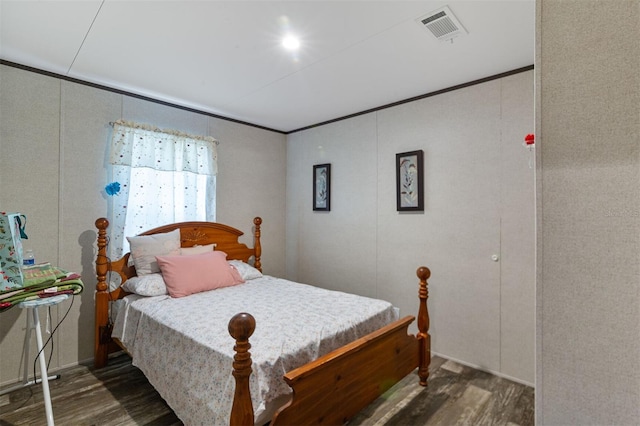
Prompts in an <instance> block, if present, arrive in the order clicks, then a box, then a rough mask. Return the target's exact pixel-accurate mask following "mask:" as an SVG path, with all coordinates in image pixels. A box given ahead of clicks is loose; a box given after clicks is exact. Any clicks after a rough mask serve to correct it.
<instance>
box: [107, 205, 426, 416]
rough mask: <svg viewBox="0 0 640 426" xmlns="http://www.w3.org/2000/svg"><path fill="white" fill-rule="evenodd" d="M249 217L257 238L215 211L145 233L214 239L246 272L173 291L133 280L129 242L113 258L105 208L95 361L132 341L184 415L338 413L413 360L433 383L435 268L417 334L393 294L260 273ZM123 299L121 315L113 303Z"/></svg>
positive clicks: (377, 391)
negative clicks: (139, 287)
mask: <svg viewBox="0 0 640 426" xmlns="http://www.w3.org/2000/svg"><path fill="white" fill-rule="evenodd" d="M253 224H254V228H253V239H254V247H253V248H249V247H248V246H246V245H245V244H242V243H240V242H239V240H238V239H239V237H240V236H242V235H243V233H242V232H241V231H239V230H237V229H235V228H233V227H230V226H227V225H223V224H219V223H211V222H182V223H176V224H171V225H166V226H162V227H159V228H155V229H152V230H150V231H147V232H144V233H142V234H140V236H141V237H145V236H151V237H160V236H163V235H168V234H169V233H177V234H178V235H179V246H180V250H194V249H196V248H198V247H204V246H210V245H211V244H215V247H214V248H213V249H212V250H213V251H214V252H218V253H216V254H218V255H219V254H220V252H222V253H226V260H228V261H231V263H233V265H234V267H233V268H231V269H232V270H234V271H235V272H238V271H240V275H242V276H241V278H243V280H242V281H243V282H242V283H240V284H237V285H232V286H224V287H221V288H218V289H216V290H212V291H201V292H195V293H194V294H187V295H184V297H171V296H170V295H166V294H164V295H158V294H152V295H150V296H148V295H145V296H141V295H139V294H131V292H130V291H128V290H131V286H130V284H131V283H133V282H134V281H135V282H138V281H139V278H140V277H136V272H137V270H136V268H135V267H134V266H132V265H131V262H130V257H131V254H130V253H127V254H125V255H124V256H123V257H122V258H121V259H117V260H114V261H112V260H110V259H109V258H108V256H107V244H108V238H107V228H108V225H109V223H108V221H107V220H106V219H104V218H101V219H98V220H97V221H96V227H97V229H98V254H97V258H96V275H97V285H96V298H95V302H96V311H95V312H96V321H95V366H96V367H98V368H100V367H102V366H104V365H106V363H107V362H108V355H109V353H111V352H115V351H121V350H123V349H124V350H126V351H127V352H128V353H129V354H130V355H131V356H132V360H133V361H132V362H133V364H134V365H136V366H138V367H139V368H140V369H141V370H142V371H143V372H144V373H145V375H146V376H147V378H148V379H149V381H150V382H151V383H152V384H153V385H154V387H155V388H156V389H157V390H158V392H159V393H160V394H161V396H162V397H163V398H164V399H165V400H166V401H167V403H168V404H169V406H171V408H172V409H173V410H174V411H175V412H176V414H177V415H178V417H180V418H181V419H182V420H183V421H184V422H185V423H187V424H228V423H230V424H232V425H247V424H265V423H267V422H271V424H275V425H277V424H342V423H344V422H345V421H347V420H348V419H349V418H350V417H352V416H353V415H355V414H356V413H357V412H358V411H360V410H361V409H362V408H364V407H365V406H366V405H367V404H369V403H370V402H371V401H373V400H374V399H375V398H376V397H378V396H379V395H381V394H382V393H384V392H385V391H386V390H387V389H388V388H390V387H391V386H392V385H393V384H394V383H396V382H397V381H399V380H400V379H401V378H403V377H404V376H406V375H407V374H410V373H411V372H413V371H414V370H416V368H417V371H418V376H419V381H420V384H422V385H424V386H426V385H427V379H428V374H429V362H430V336H429V333H428V328H429V316H428V311H427V306H426V301H427V297H428V290H427V279H428V278H429V276H430V272H429V270H428V268H426V267H420V268H418V271H417V275H418V278H419V289H418V296H419V298H418V300H419V309H418V330H419V331H418V333H417V335H415V336H414V335H411V334H409V333H408V327H409V325H410V324H411V323H412V322H413V321H414V317H412V316H408V317H405V318H402V319H398V312H397V309H395V308H394V307H393V306H391V304H389V303H387V302H384V301H379V300H376V299H369V298H365V297H361V296H355V295H349V294H347V293H340V292H333V291H328V290H324V289H318V288H315V287H312V286H307V285H304V284H299V283H291V282H290V281H287V280H282V279H279V278H275V277H270V276H268V275H263V274H262V272H261V271H262V264H261V251H262V249H261V243H260V228H261V224H262V219H261V218H259V217H256V218H255V219H254V221H253ZM132 251H134V250H133V249H132ZM206 256H209V254H206ZM187 257H188V258H190V259H192V260H190V261H195V260H194V259H196V258H198V257H199V256H187ZM157 259H158V262H159V263H160V261H161V260H162V261H164V260H165V258H164V257H158V258H157ZM167 259H172V260H175V259H179V260H180V261H181V262H182V261H183V258H181V257H178V256H173V257H168V258H167ZM251 261H252V265H250V262H251ZM238 262H239V263H238ZM161 266H162V265H161ZM139 269H140V271H142V267H141V268H139ZM162 272H163V274H164V273H165V272H166V270H164V269H163V271H162ZM116 275H117V276H118V277H119V278H120V280H119V281H120V282H119V283H118V284H117V286H116V287H115V288H114V286H113V284H110V283H111V282H112V281H113V280H112V278H113V276H116ZM140 275H142V274H140ZM163 277H164V278H167V277H169V275H163ZM167 279H168V278H167ZM137 280H138V281H137ZM167 289H169V291H170V289H171V286H170V285H169V281H167ZM291 300H293V301H294V302H291ZM116 303H117V304H118V305H117V306H118V315H115V314H114V312H113V309H111V308H112V307H114V308H115V306H116ZM323 303H324V304H323ZM296 306H297V307H298V311H296ZM234 339H235V344H234ZM252 346H253V348H252ZM167 348H172V349H174V350H173V351H170V350H167ZM251 348H252V350H251V352H253V355H252V354H251V353H250V351H249V350H250V349H251Z"/></svg>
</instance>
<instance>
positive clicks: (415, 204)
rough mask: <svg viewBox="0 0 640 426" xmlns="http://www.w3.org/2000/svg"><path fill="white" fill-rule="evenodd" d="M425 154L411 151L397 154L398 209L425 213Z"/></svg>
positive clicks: (419, 151)
mask: <svg viewBox="0 0 640 426" xmlns="http://www.w3.org/2000/svg"><path fill="white" fill-rule="evenodd" d="M423 157H424V154H423V151H422V150H421V149H420V150H417V151H409V152H401V153H399V154H396V209H397V210H398V211H420V212H421V211H424V189H423V183H424V159H423Z"/></svg>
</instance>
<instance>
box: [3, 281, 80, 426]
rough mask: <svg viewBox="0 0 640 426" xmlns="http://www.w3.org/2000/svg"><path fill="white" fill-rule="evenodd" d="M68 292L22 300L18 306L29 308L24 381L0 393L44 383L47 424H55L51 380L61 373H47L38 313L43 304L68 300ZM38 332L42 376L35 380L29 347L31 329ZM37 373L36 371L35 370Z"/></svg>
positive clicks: (24, 353) (53, 303) (24, 348)
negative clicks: (31, 367)
mask: <svg viewBox="0 0 640 426" xmlns="http://www.w3.org/2000/svg"><path fill="white" fill-rule="evenodd" d="M68 298H69V295H68V294H60V295H57V296H51V297H46V298H42V299H36V300H27V301H25V302H21V303H19V304H17V305H16V306H17V307H19V308H21V309H27V329H26V332H25V336H24V346H23V355H22V356H23V361H24V370H23V376H22V383H20V384H18V385H15V386H12V387H10V388H7V389H3V390H2V391H0V395H4V394H6V393H9V392H13V391H15V390H18V389H22V388H24V387H27V386H31V385H34V384H37V383H42V394H43V398H44V409H45V414H46V416H47V426H54V424H55V423H54V421H53V407H52V406H51V394H50V392H49V380H56V379H59V378H60V375H59V374H55V375H52V376H49V375H48V374H49V373H47V361H46V360H45V354H44V351H43V350H42V348H43V346H44V345H43V343H42V330H41V328H40V316H39V315H38V308H39V307H41V306H53V305H57V304H58V303H60V302H62V301H64V300H67V299H68ZM32 330H33V331H35V332H36V343H37V347H38V358H39V361H40V378H39V379H38V378H36V377H34V378H33V380H29V361H30V360H29V349H30V347H31V331H32ZM34 374H35V372H34Z"/></svg>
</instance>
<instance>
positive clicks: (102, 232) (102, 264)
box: [93, 217, 109, 368]
mask: <svg viewBox="0 0 640 426" xmlns="http://www.w3.org/2000/svg"><path fill="white" fill-rule="evenodd" d="M108 227H109V221H108V220H107V219H105V218H104V217H101V218H100V219H98V220H96V228H98V256H97V258H96V277H97V279H98V281H97V283H96V314H95V315H96V318H95V327H96V329H95V342H94V360H93V361H94V364H95V366H96V367H97V368H100V367H104V366H105V365H107V356H108V355H109V353H108V345H107V344H106V343H104V342H103V341H102V338H103V334H104V330H106V327H107V325H108V324H109V286H108V285H107V272H108V264H109V258H108V257H107V228H108Z"/></svg>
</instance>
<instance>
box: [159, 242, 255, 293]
mask: <svg viewBox="0 0 640 426" xmlns="http://www.w3.org/2000/svg"><path fill="white" fill-rule="evenodd" d="M156 260H157V261H158V266H159V267H160V272H162V278H163V279H164V282H165V284H166V286H167V291H168V292H169V295H170V296H171V297H184V296H188V295H190V294H194V293H199V292H201V291H207V290H213V289H216V288H220V287H229V286H232V285H236V284H241V283H243V282H244V280H243V279H242V277H241V276H240V274H239V273H238V271H237V270H236V269H235V268H233V267H232V266H230V265H229V263H227V254H226V253H225V252H222V251H211V252H208V253H203V254H194V255H191V256H157V257H156Z"/></svg>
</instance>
